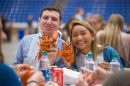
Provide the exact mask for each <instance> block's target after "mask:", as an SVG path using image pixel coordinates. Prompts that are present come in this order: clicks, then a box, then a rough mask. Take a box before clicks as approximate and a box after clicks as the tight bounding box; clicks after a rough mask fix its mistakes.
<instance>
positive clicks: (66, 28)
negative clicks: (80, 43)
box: [62, 17, 77, 42]
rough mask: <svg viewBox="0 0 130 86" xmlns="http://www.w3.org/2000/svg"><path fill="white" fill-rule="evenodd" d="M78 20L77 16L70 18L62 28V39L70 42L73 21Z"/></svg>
mask: <svg viewBox="0 0 130 86" xmlns="http://www.w3.org/2000/svg"><path fill="white" fill-rule="evenodd" d="M75 20H77V19H76V18H74V17H72V18H70V19H69V20H68V22H67V23H66V24H65V26H64V27H63V28H62V32H63V36H62V39H63V40H65V41H66V42H70V32H71V29H72V22H73V21H75Z"/></svg>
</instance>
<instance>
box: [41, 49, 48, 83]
mask: <svg viewBox="0 0 130 86" xmlns="http://www.w3.org/2000/svg"><path fill="white" fill-rule="evenodd" d="M39 70H40V71H41V72H43V76H44V77H45V82H47V81H49V60H48V58H47V52H46V51H42V57H41V59H40V61H39Z"/></svg>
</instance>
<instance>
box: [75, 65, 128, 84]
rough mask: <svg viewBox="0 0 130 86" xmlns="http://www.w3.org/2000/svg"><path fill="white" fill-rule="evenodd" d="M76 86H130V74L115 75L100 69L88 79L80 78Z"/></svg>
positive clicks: (118, 72) (117, 73) (120, 73)
mask: <svg viewBox="0 0 130 86" xmlns="http://www.w3.org/2000/svg"><path fill="white" fill-rule="evenodd" d="M75 86H130V72H129V71H117V72H114V73H113V72H110V71H106V70H104V69H102V68H100V67H98V68H96V69H95V70H93V72H92V74H91V75H90V76H88V77H87V78H86V79H84V78H83V76H80V77H79V79H78V80H77V81H76V83H75Z"/></svg>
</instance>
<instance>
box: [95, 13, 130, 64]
mask: <svg viewBox="0 0 130 86" xmlns="http://www.w3.org/2000/svg"><path fill="white" fill-rule="evenodd" d="M97 38H98V43H99V44H101V45H105V44H107V45H110V46H111V47H113V48H114V49H115V50H116V51H117V52H118V54H119V55H120V57H124V58H125V59H126V60H127V61H129V62H130V43H129V42H128V39H130V34H127V33H124V19H123V17H122V16H121V15H120V14H112V15H111V16H110V18H109V20H108V23H107V25H106V27H105V29H104V30H101V31H99V33H98V34H97Z"/></svg>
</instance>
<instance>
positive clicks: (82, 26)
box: [66, 21, 123, 71]
mask: <svg viewBox="0 0 130 86" xmlns="http://www.w3.org/2000/svg"><path fill="white" fill-rule="evenodd" d="M70 40H71V42H72V44H73V49H74V54H75V56H74V63H72V65H70V64H66V65H68V66H70V67H71V68H72V69H74V70H76V69H77V71H79V70H80V67H84V57H85V56H87V55H88V53H93V59H94V61H95V66H96V67H97V64H98V63H99V62H100V61H102V64H101V66H100V67H102V68H103V69H105V70H108V69H109V63H110V61H111V60H112V58H113V57H112V54H117V55H118V53H117V52H116V51H115V50H114V49H113V48H112V47H110V46H106V45H105V46H101V45H98V44H97V38H96V33H95V32H94V30H93V28H92V27H91V25H90V24H89V23H88V22H86V21H74V22H73V24H72V31H71V33H70ZM117 59H118V61H119V63H120V67H121V69H123V65H122V62H121V60H120V57H119V55H118V57H117ZM104 60H105V61H104Z"/></svg>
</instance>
